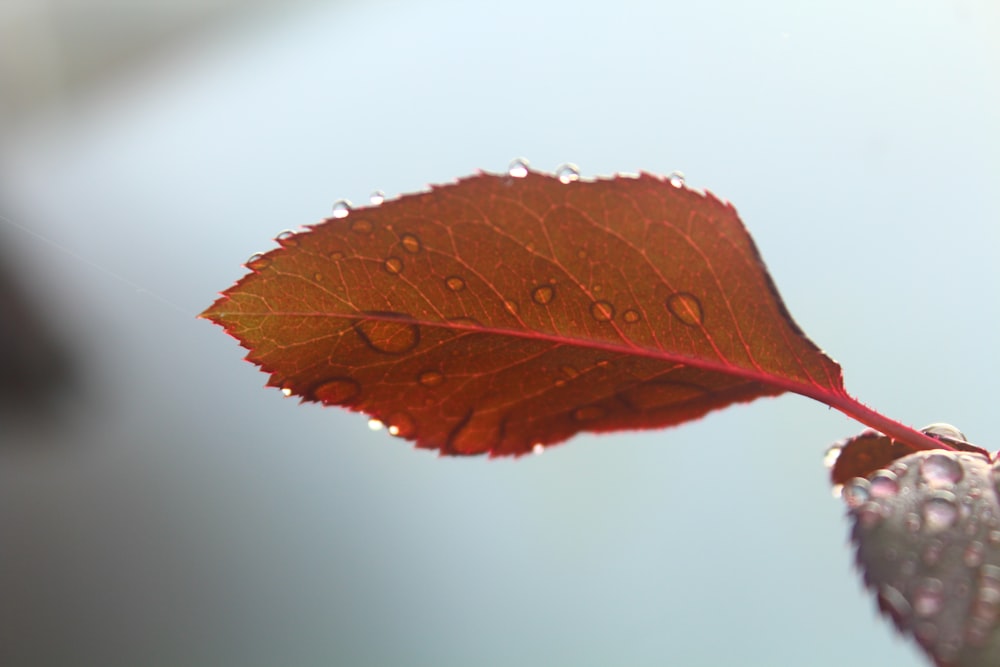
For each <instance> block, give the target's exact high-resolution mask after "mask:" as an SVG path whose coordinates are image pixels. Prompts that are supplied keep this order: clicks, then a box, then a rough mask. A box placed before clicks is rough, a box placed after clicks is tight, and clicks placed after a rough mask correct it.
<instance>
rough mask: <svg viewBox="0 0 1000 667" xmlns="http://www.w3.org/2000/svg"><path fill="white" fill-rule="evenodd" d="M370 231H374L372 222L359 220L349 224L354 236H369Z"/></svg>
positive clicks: (365, 219)
mask: <svg viewBox="0 0 1000 667" xmlns="http://www.w3.org/2000/svg"><path fill="white" fill-rule="evenodd" d="M341 217H343V216H341ZM372 229H374V227H372V222H371V220H368V219H367V218H360V219H358V220H355V221H353V222H352V223H351V231H352V232H354V233H355V234H371V232H372Z"/></svg>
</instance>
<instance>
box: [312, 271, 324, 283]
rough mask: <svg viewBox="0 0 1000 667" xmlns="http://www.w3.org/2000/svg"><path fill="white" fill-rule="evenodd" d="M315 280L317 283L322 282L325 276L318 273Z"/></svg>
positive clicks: (314, 277)
mask: <svg viewBox="0 0 1000 667" xmlns="http://www.w3.org/2000/svg"><path fill="white" fill-rule="evenodd" d="M313 280H315V281H316V282H322V280H323V274H322V273H320V272H318V271H317V272H316V273H314V274H313Z"/></svg>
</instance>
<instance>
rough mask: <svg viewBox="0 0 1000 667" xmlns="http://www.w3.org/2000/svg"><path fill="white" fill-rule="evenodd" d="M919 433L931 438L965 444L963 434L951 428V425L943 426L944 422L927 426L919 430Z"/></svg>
mask: <svg viewBox="0 0 1000 667" xmlns="http://www.w3.org/2000/svg"><path fill="white" fill-rule="evenodd" d="M920 432H921V433H926V434H927V435H929V436H932V437H938V438H939V439H944V440H958V441H960V442H967V441H966V438H965V434H964V433H962V432H961V431H959V430H958V428H956V427H954V426H952V425H951V424H945V423H944V422H937V423H934V424H928V425H927V426H925V427H923V428H922V429H920Z"/></svg>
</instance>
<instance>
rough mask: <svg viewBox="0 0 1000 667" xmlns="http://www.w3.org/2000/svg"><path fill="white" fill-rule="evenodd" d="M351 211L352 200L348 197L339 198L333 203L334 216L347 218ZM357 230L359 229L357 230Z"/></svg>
mask: <svg viewBox="0 0 1000 667" xmlns="http://www.w3.org/2000/svg"><path fill="white" fill-rule="evenodd" d="M350 213H351V202H349V201H347V200H346V199H338V200H337V201H336V202H335V203H334V205H333V217H335V218H346V217H347V216H348V215H350ZM355 231H357V230H355Z"/></svg>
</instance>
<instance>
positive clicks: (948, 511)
mask: <svg viewBox="0 0 1000 667" xmlns="http://www.w3.org/2000/svg"><path fill="white" fill-rule="evenodd" d="M923 515H924V526H925V527H926V528H927V529H928V530H931V531H939V530H944V529H946V528H951V527H952V526H953V525H955V522H956V521H957V520H958V504H957V503H956V502H955V494H953V493H952V492H950V491H935V492H934V494H933V495H931V497H930V498H928V499H927V500H926V501H925V502H924V509H923Z"/></svg>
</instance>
